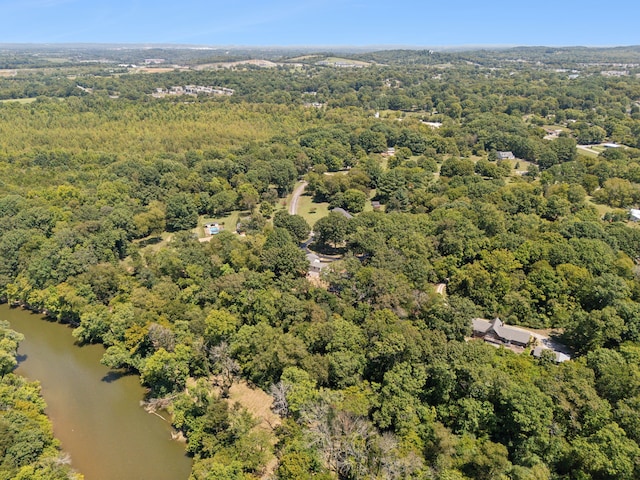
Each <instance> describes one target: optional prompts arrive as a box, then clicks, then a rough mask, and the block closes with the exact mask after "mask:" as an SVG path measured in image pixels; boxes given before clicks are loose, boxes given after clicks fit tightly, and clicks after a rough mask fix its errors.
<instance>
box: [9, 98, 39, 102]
mask: <svg viewBox="0 0 640 480" xmlns="http://www.w3.org/2000/svg"><path fill="white" fill-rule="evenodd" d="M36 100H37V99H36V98H7V99H6V100H0V102H2V103H33V102H35V101H36Z"/></svg>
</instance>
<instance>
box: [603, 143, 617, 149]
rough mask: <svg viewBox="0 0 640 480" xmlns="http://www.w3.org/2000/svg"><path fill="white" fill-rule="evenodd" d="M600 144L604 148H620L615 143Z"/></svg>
mask: <svg viewBox="0 0 640 480" xmlns="http://www.w3.org/2000/svg"><path fill="white" fill-rule="evenodd" d="M602 146H603V147H604V148H620V145H618V144H617V143H603V144H602Z"/></svg>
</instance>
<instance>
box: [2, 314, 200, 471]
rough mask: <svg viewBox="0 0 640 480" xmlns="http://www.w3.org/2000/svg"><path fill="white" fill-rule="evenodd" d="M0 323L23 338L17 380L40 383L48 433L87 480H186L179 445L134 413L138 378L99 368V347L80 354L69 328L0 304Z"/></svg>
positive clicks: (153, 421) (167, 428) (155, 421)
mask: <svg viewBox="0 0 640 480" xmlns="http://www.w3.org/2000/svg"><path fill="white" fill-rule="evenodd" d="M0 318H4V319H7V320H8V321H9V322H10V324H11V327H12V328H13V329H14V330H16V331H19V332H21V333H22V334H24V336H25V340H24V341H23V342H22V344H21V345H20V350H19V354H20V356H19V366H18V369H17V371H16V373H18V374H20V375H22V376H24V377H26V378H29V379H33V380H38V381H39V382H40V384H41V386H42V396H43V397H44V399H45V401H46V402H47V405H48V406H47V409H46V411H45V412H46V414H47V416H48V417H49V418H50V419H51V422H52V424H53V432H54V434H55V436H56V437H57V438H59V439H60V442H61V445H62V448H63V449H64V450H65V451H67V452H69V453H70V455H71V460H72V465H73V467H74V468H77V469H78V470H79V471H82V472H83V474H84V475H85V479H86V480H112V479H114V478H117V479H119V480H139V479H141V478H153V479H154V480H155V479H157V480H179V479H181V478H182V479H186V478H188V476H189V474H190V471H191V463H192V462H191V459H190V458H188V457H187V456H186V455H185V451H184V444H183V443H179V442H175V441H172V440H171V433H172V427H171V425H170V423H169V422H167V421H162V420H161V419H159V418H158V417H157V416H155V415H149V414H148V413H147V412H145V411H144V409H143V408H141V407H140V401H141V400H142V399H143V398H144V395H145V390H144V389H143V388H142V386H141V385H140V381H139V377H138V376H136V375H123V376H114V375H113V371H112V370H110V369H109V368H107V367H105V366H104V365H102V364H100V359H101V358H102V355H103V353H104V347H103V346H102V345H85V346H82V347H79V346H78V345H77V344H76V343H75V339H74V338H73V337H72V335H71V329H70V328H69V326H68V325H63V324H60V323H55V322H51V321H43V318H44V317H43V316H41V315H37V314H34V313H31V312H29V311H27V310H24V309H20V308H10V306H9V305H6V304H5V305H0Z"/></svg>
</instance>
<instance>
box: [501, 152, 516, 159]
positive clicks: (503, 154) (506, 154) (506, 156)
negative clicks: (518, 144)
mask: <svg viewBox="0 0 640 480" xmlns="http://www.w3.org/2000/svg"><path fill="white" fill-rule="evenodd" d="M497 155H498V160H514V159H515V158H516V156H515V155H514V154H513V152H497Z"/></svg>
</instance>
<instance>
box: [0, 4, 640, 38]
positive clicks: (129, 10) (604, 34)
mask: <svg viewBox="0 0 640 480" xmlns="http://www.w3.org/2000/svg"><path fill="white" fill-rule="evenodd" d="M638 14H640V6H639V5H638V4H637V3H632V2H630V1H624V0H613V1H612V2H609V3H608V4H607V7H606V9H603V7H602V4H601V3H596V2H594V1H592V0H585V1H582V2H580V3H578V2H576V1H571V0H570V1H568V2H563V3H561V4H544V3H539V4H533V5H532V4H526V5H525V4H520V3H519V2H507V1H504V0H499V1H497V2H492V3H491V4H489V5H487V4H478V3H477V2H472V1H470V0H454V1H452V2H447V3H435V2H434V3H433V4H430V3H428V2H418V1H416V0H400V1H398V2H395V3H393V4H390V3H388V2H382V1H381V0H370V1H369V2H368V3H366V4H365V3H362V2H360V1H355V0H343V1H337V0H313V1H306V2H293V1H292V0H274V1H270V2H259V1H257V0H248V1H244V2H242V3H231V2H219V1H218V2H216V1H214V2H205V1H202V0H187V1H186V2H182V3H180V4H176V3H174V2H168V1H167V0H158V1H155V2H150V1H149V0H138V1H135V2H125V1H123V0H113V1H109V2H106V1H104V0H98V1H88V0H21V1H19V0H0V17H2V18H3V20H4V22H3V29H2V32H0V43H2V44H69V43H72V44H135V45H140V44H142V45H158V44H164V45H183V46H184V45H188V46H209V47H214V46H218V47H219V48H231V47H233V46H235V47H240V48H248V47H256V48H270V47H275V48H308V47H314V48H322V47H325V48H326V47H328V48H340V47H351V48H370V47H380V48H384V49H389V48H433V49H443V48H444V49H450V48H457V49H459V48H468V47H473V48H477V47H481V48H487V47H492V48H509V47H515V46H549V47H569V46H589V47H605V46H606V47H610V46H630V45H637V44H639V43H640V35H638V33H637V28H636V25H635V19H636V18H638ZM607 15H608V16H611V17H612V18H611V19H610V20H608V19H607Z"/></svg>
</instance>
